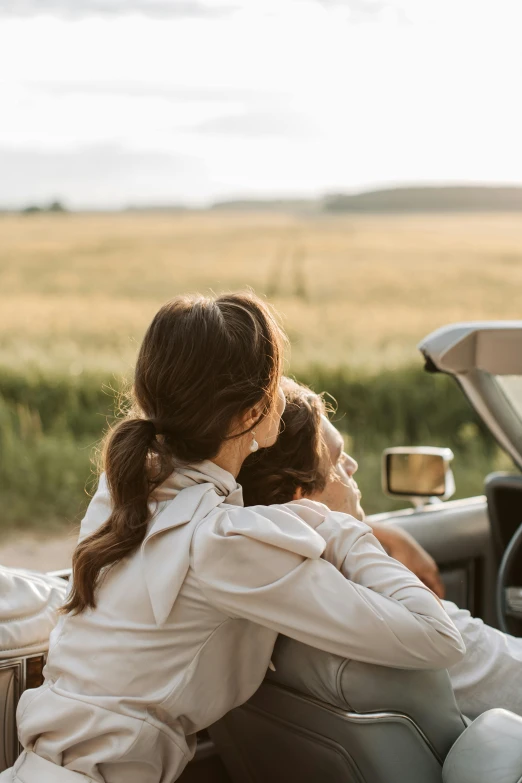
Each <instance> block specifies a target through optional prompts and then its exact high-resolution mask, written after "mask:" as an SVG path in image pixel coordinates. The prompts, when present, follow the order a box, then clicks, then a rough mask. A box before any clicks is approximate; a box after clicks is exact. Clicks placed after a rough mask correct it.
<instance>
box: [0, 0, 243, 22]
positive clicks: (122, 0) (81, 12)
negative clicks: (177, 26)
mask: <svg viewBox="0 0 522 783" xmlns="http://www.w3.org/2000/svg"><path fill="white" fill-rule="evenodd" d="M238 8H239V4H238V3H237V2H235V3H234V2H230V1H229V2H222V0H207V2H202V0H3V2H2V3H1V4H0V16H10V17H30V16H36V15H39V14H47V15H51V16H59V17H65V18H67V19H78V18H82V17H86V16H96V15H104V16H119V15H122V14H130V13H140V14H143V15H145V16H149V17H153V18H159V19H165V18H173V17H174V18H175V17H203V18H208V17H221V16H226V15H228V14H229V13H231V12H233V11H236V10H238Z"/></svg>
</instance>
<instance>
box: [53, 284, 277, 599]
mask: <svg viewBox="0 0 522 783" xmlns="http://www.w3.org/2000/svg"><path fill="white" fill-rule="evenodd" d="M283 344H284V335H283V333H282V332H281V330H280V328H279V326H278V324H277V322H276V320H275V318H274V316H273V314H272V312H271V310H270V309H269V308H268V306H267V305H266V304H265V303H264V302H263V301H262V300H260V299H258V298H257V297H255V296H254V295H253V294H250V293H238V294H228V295H225V296H220V297H218V298H215V299H214V298H210V297H204V296H178V297H176V298H175V299H172V300H171V301H170V302H167V304H165V305H163V307H162V308H161V309H160V310H159V311H158V313H157V314H156V316H155V317H154V318H153V320H152V323H151V324H150V326H149V328H148V329H147V332H146V334H145V337H144V338H143V342H142V344H141V348H140V351H139V355H138V360H137V363H136V370H135V377H134V388H133V391H132V395H131V399H130V400H129V407H130V410H131V413H130V414H129V415H128V416H127V417H126V418H125V419H124V420H123V421H121V422H120V423H119V424H117V425H116V427H114V428H113V429H112V430H111V431H110V432H109V434H108V436H107V439H106V443H105V449H104V455H103V461H104V465H103V467H104V468H105V472H106V474H107V483H108V485H109V489H110V493H111V500H112V512H111V515H110V517H109V519H108V520H107V521H106V522H105V523H104V524H103V525H101V527H100V528H99V529H98V530H96V531H95V532H94V533H93V534H92V535H90V536H89V537H88V538H86V539H85V540H84V541H82V542H81V543H80V544H79V545H78V546H77V548H76V551H75V553H74V557H73V587H72V590H71V593H70V595H69V599H68V601H67V603H66V605H65V607H64V609H63V611H65V612H73V613H78V612H82V611H83V610H84V609H86V608H87V607H94V606H95V604H96V602H95V590H96V586H97V584H98V582H99V579H100V575H101V573H102V572H104V570H105V569H106V568H110V567H112V566H114V565H115V564H116V563H118V562H119V561H120V560H122V559H123V558H124V557H127V556H129V555H131V554H132V553H133V552H134V551H136V549H137V548H138V547H139V545H140V544H141V542H142V541H143V539H144V537H145V534H146V532H147V526H148V522H149V520H150V517H151V510H150V508H149V497H150V494H151V493H152V491H153V490H154V489H155V488H156V487H158V486H159V485H160V484H162V483H163V482H164V481H165V479H166V478H167V477H168V476H169V475H170V474H171V473H172V471H173V470H174V469H175V467H176V465H180V464H187V463H194V462H201V461H202V460H205V459H212V458H213V457H215V456H216V454H217V453H218V451H219V449H220V447H221V445H222V444H223V442H224V441H225V440H226V439H227V438H229V437H239V435H242V434H244V433H239V434H238V435H234V436H231V435H230V430H231V425H232V423H233V421H234V420H235V419H236V417H238V416H240V415H242V414H243V413H245V412H246V411H247V410H248V409H249V408H252V407H254V406H255V405H258V404H261V405H262V413H261V415H260V418H259V420H261V419H262V418H264V417H265V416H266V415H267V414H268V413H269V412H270V411H271V410H272V409H273V406H274V404H275V401H276V399H277V394H278V388H279V382H280V378H281V370H282V352H283ZM255 426H256V423H254V424H253V425H252V427H251V428H250V429H253V427H255Z"/></svg>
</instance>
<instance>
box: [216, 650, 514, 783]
mask: <svg viewBox="0 0 522 783" xmlns="http://www.w3.org/2000/svg"><path fill="white" fill-rule="evenodd" d="M273 661H274V664H275V668H276V671H275V672H269V673H268V675H267V677H266V679H265V681H264V683H263V684H262V685H261V687H260V688H259V690H258V691H257V692H256V693H255V694H254V696H253V697H252V698H251V699H250V700H249V701H248V702H247V703H246V704H244V705H242V706H241V707H238V708H237V709H235V710H232V712H230V713H228V715H226V716H225V717H224V718H223V719H222V720H221V721H219V722H218V723H216V724H215V725H214V726H213V727H211V729H210V734H211V737H212V739H213V740H214V742H215V743H216V745H217V747H218V750H219V752H220V754H221V756H222V758H223V761H224V762H225V765H226V767H227V769H228V772H229V774H230V776H231V778H232V780H233V781H234V783H288V781H294V780H295V781H299V783H318V781H328V783H442V781H443V765H444V762H445V759H446V757H447V756H448V754H449V753H450V749H451V748H452V746H455V747H454V750H453V751H452V752H451V753H450V758H448V762H449V763H448V767H447V768H445V772H444V774H445V777H444V780H445V781H447V783H461V775H462V772H461V770H462V768H463V767H465V763H466V762H465V759H464V761H463V756H464V757H465V755H466V754H467V753H469V748H470V747H475V746H476V745H480V744H481V743H483V738H484V732H485V731H486V730H490V732H491V738H492V739H493V738H496V739H497V740H498V743H499V752H500V754H501V755H502V757H503V763H504V764H507V769H508V773H509V775H511V774H513V777H506V778H505V783H519V780H520V779H521V777H522V754H521V753H519V754H518V756H517V753H516V752H515V751H514V750H513V753H511V755H509V753H508V754H507V756H508V761H507V762H506V761H505V757H506V752H505V742H504V743H503V742H502V735H503V732H504V730H505V728H506V726H507V725H509V726H510V730H511V732H512V733H514V735H515V737H517V738H518V740H519V744H520V747H522V719H520V718H518V717H516V716H513V715H512V714H511V713H507V712H505V711H503V710H492V711H491V712H490V713H487V714H488V715H489V716H490V717H489V722H486V723H487V728H483V729H482V730H481V726H480V724H479V722H478V721H476V722H475V723H476V724H477V726H475V724H473V725H472V726H471V728H469V729H467V728H466V727H467V726H468V725H469V724H470V721H468V720H467V719H466V718H464V717H463V716H462V715H461V713H460V711H459V709H458V707H457V704H456V702H455V697H454V694H453V690H452V687H451V683H450V679H449V676H448V673H447V672H446V671H445V670H439V671H406V670H402V669H391V668H386V667H381V666H374V665H370V664H364V663H359V662H356V661H350V660H345V659H343V658H340V657H339V656H335V655H330V654H329V653H325V652H322V651H320V650H316V649H314V648H312V647H308V646H306V645H303V644H300V643H299V642H295V641H293V640H291V639H287V638H285V637H279V639H278V642H277V644H276V649H275V651H274V658H273ZM493 713H495V714H493ZM499 713H503V716H502V719H501V718H500V717H499ZM506 716H507V717H506ZM482 717H484V716H482ZM495 727H496V728H495ZM496 731H497V734H496V733H495V732H496ZM497 735H498V736H497ZM459 738H460V739H459ZM455 743H456V745H455ZM459 743H460V744H461V747H462V748H463V750H462V751H460V750H459V747H458V746H459ZM515 744H516V743H515ZM484 755H485V754H484V753H482V756H483V758H482V764H481V769H482V770H485V772H484V773H483V774H484V775H485V777H483V778H482V777H477V776H475V778H474V779H473V783H481V781H483V782H484V783H499V781H500V779H499V778H497V777H495V773H494V772H492V770H494V769H495V766H494V765H495V763H496V764H497V766H498V758H496V762H495V755H496V752H495V744H494V742H493V743H491V742H490V744H489V758H490V763H491V764H493V766H492V767H490V768H489V771H488V769H487V763H486V759H485V758H484ZM476 772H477V769H475V773H476ZM488 775H489V778H488ZM468 780H471V778H468V777H466V778H462V783H468ZM503 780H504V779H503Z"/></svg>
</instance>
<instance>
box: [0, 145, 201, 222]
mask: <svg viewBox="0 0 522 783" xmlns="http://www.w3.org/2000/svg"><path fill="white" fill-rule="evenodd" d="M0 171H2V177H1V178H0V205H1V206H2V207H8V208H9V207H20V206H25V205H27V204H28V203H38V204H39V203H42V202H48V201H50V200H52V199H55V198H58V199H60V200H63V201H65V203H66V204H71V205H72V206H82V205H92V204H97V205H101V206H109V207H110V206H113V205H114V206H115V205H120V204H127V203H131V202H132V203H143V202H147V201H148V202H150V201H155V200H157V201H164V202H169V201H170V202H171V203H174V202H177V201H185V200H190V199H191V198H194V195H195V192H196V191H195V188H196V189H197V188H200V187H201V184H202V182H204V180H205V176H204V171H203V167H202V165H201V164H200V162H199V161H198V160H197V159H194V158H191V157H188V156H180V155H172V154H168V153H155V152H138V151H133V150H127V149H125V148H124V147H122V146H119V145H110V144H104V145H91V146H86V147H81V148H80V149H77V150H74V151H69V152H58V151H44V150H37V149H33V150H23V149H19V148H13V147H0Z"/></svg>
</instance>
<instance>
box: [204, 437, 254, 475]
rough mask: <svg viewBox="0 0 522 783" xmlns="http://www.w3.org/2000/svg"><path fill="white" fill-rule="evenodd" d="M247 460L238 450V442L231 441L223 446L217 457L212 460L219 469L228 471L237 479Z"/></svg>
mask: <svg viewBox="0 0 522 783" xmlns="http://www.w3.org/2000/svg"><path fill="white" fill-rule="evenodd" d="M245 458H246V455H245V454H243V453H242V451H241V449H239V448H238V444H237V442H234V441H230V442H228V443H224V444H223V446H222V447H221V448H220V450H219V451H218V453H217V454H216V456H215V457H213V458H212V462H214V463H215V464H216V465H217V466H218V467H219V468H222V469H223V470H227V471H228V472H229V473H231V474H232V475H233V476H234V478H235V479H237V477H238V475H239V471H240V470H241V466H242V464H243V462H244V461H245Z"/></svg>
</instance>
